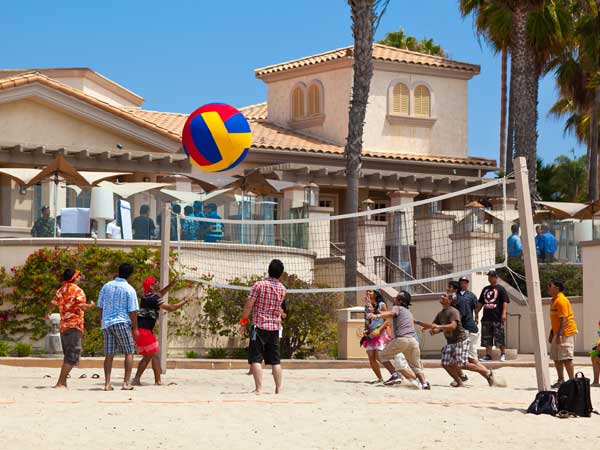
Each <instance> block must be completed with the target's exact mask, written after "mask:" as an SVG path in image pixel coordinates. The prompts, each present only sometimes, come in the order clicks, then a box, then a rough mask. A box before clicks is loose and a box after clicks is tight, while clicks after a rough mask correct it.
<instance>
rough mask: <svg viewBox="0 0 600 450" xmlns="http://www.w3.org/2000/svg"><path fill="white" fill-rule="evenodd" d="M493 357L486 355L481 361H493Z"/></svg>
mask: <svg viewBox="0 0 600 450" xmlns="http://www.w3.org/2000/svg"><path fill="white" fill-rule="evenodd" d="M491 360H492V357H491V356H490V355H485V356H482V357H481V358H479V361H491Z"/></svg>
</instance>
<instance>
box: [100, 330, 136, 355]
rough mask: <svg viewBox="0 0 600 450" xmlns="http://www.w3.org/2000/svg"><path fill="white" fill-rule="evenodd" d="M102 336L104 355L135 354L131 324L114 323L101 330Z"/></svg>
mask: <svg viewBox="0 0 600 450" xmlns="http://www.w3.org/2000/svg"><path fill="white" fill-rule="evenodd" d="M102 334H103V335H104V354H105V355H116V354H123V355H132V354H134V353H135V343H134V342H133V337H132V336H131V324H129V323H116V324H114V325H111V326H110V327H107V328H105V329H103V330H102Z"/></svg>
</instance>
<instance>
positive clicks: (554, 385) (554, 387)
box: [550, 380, 564, 389]
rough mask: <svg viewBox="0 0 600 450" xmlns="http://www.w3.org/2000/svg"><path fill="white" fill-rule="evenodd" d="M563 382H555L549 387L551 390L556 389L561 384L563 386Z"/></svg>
mask: <svg viewBox="0 0 600 450" xmlns="http://www.w3.org/2000/svg"><path fill="white" fill-rule="evenodd" d="M563 383H564V381H563V380H557V381H556V383H554V384H553V385H552V386H550V387H551V388H552V389H558V388H559V387H560V385H561V384H563Z"/></svg>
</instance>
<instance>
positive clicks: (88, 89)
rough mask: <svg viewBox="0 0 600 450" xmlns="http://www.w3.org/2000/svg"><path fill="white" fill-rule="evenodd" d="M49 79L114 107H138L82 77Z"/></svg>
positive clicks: (54, 77)
mask: <svg viewBox="0 0 600 450" xmlns="http://www.w3.org/2000/svg"><path fill="white" fill-rule="evenodd" d="M51 78H53V79H55V80H57V81H60V82H61V83H64V84H66V85H67V86H71V87H72V88H75V89H78V90H80V91H82V92H85V93H86V94H88V95H91V96H92V97H95V98H97V99H98V100H102V101H104V102H106V103H110V104H111V105H114V106H125V107H138V106H139V105H138V104H136V103H133V102H131V101H130V100H127V99H126V98H124V97H122V96H120V95H119V94H117V93H116V92H114V91H112V90H109V89H107V88H105V87H103V86H101V85H100V84H98V83H97V82H95V81H93V80H91V79H89V78H87V77H84V76H62V77H61V76H56V75H53V76H52V77H51Z"/></svg>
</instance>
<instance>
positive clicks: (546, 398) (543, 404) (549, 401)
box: [527, 391, 558, 416]
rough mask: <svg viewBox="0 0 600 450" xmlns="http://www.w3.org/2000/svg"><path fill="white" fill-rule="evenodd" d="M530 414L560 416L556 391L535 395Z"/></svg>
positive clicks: (528, 409)
mask: <svg viewBox="0 0 600 450" xmlns="http://www.w3.org/2000/svg"><path fill="white" fill-rule="evenodd" d="M527 413H529V414H550V415H551V416H555V415H556V414H558V399H557V396H556V392H554V391H540V392H538V393H537V394H536V395H535V400H534V401H533V403H532V404H531V405H529V408H527Z"/></svg>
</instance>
